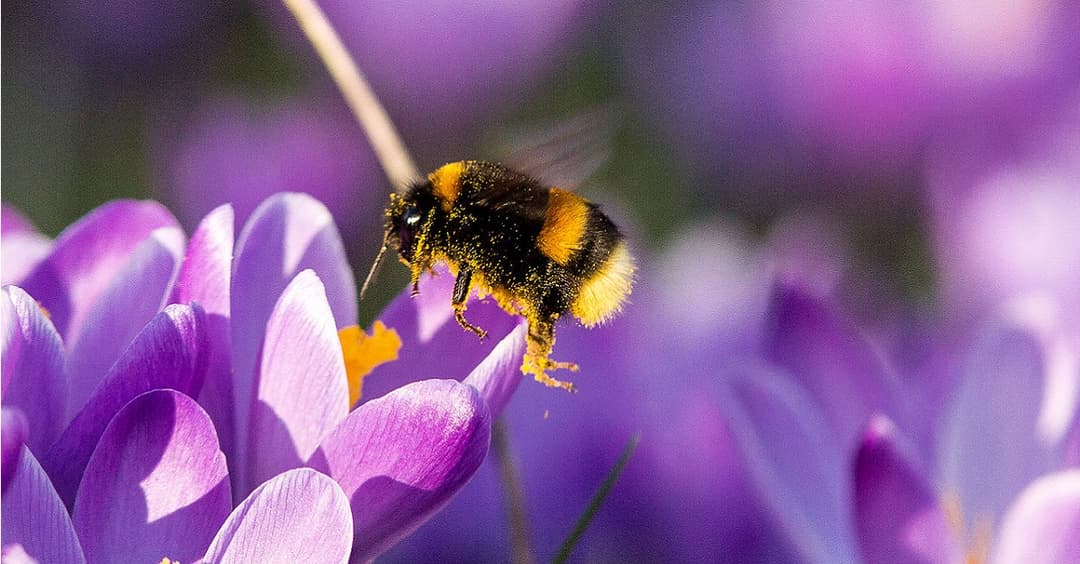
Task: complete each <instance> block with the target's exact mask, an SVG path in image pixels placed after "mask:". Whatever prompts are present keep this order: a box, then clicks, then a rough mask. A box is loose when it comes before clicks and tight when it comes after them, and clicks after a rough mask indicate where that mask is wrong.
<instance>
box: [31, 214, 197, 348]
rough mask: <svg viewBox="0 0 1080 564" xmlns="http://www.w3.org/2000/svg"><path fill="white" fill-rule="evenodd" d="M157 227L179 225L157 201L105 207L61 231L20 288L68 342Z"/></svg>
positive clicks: (75, 335) (80, 328) (81, 327)
mask: <svg viewBox="0 0 1080 564" xmlns="http://www.w3.org/2000/svg"><path fill="white" fill-rule="evenodd" d="M159 227H179V225H178V224H177V223H176V219H175V218H173V216H172V214H170V213H169V212H168V210H166V209H165V208H164V207H162V206H161V204H158V203H157V202H152V201H142V202H137V201H133V200H119V201H115V202H110V203H108V204H105V205H103V206H101V207H99V208H97V209H95V210H94V211H92V212H90V213H89V214H88V215H86V216H85V217H83V218H82V219H80V220H79V221H77V222H75V223H73V224H72V225H71V226H69V227H68V228H67V229H65V230H64V232H63V233H61V234H60V236H59V237H58V238H57V239H56V244H55V246H54V247H53V252H52V254H51V255H49V257H48V258H46V259H45V260H44V261H43V262H42V263H41V264H39V265H38V266H37V268H35V269H34V271H33V272H31V273H30V274H29V275H28V276H27V277H26V278H25V279H24V281H23V283H22V287H23V288H24V289H25V290H26V291H27V293H29V294H30V295H31V296H34V298H36V299H37V300H39V301H40V302H41V305H42V306H44V307H45V309H46V310H48V311H49V314H50V316H51V317H52V321H53V324H54V325H55V326H56V329H57V331H59V332H60V335H62V336H63V337H64V340H65V342H69V343H70V342H72V341H73V340H74V339H75V338H76V337H77V336H78V334H79V333H80V332H81V331H82V329H83V324H84V323H85V321H86V316H87V314H88V313H89V311H90V309H91V308H92V307H93V305H94V304H95V303H96V302H97V299H98V297H99V296H100V295H101V293H102V292H104V291H105V289H106V288H108V287H109V285H110V284H112V282H113V278H114V277H115V276H116V274H117V272H119V271H120V270H121V269H123V268H124V267H125V265H126V264H127V262H128V259H129V256H130V255H131V253H133V252H134V251H135V249H136V248H137V247H138V246H139V244H140V243H142V241H143V240H144V239H146V238H147V237H149V236H150V233H152V232H153V231H154V230H155V229H157V228H159Z"/></svg>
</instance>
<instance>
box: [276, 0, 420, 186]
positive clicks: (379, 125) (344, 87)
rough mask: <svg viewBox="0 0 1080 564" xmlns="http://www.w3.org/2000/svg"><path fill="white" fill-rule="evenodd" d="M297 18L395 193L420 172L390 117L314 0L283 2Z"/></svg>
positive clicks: (288, 0)
mask: <svg viewBox="0 0 1080 564" xmlns="http://www.w3.org/2000/svg"><path fill="white" fill-rule="evenodd" d="M283 1H284V2H285V6H286V7H288V8H289V11H291V12H292V13H293V16H295V17H296V21H297V22H299V23H300V27H301V28H302V29H303V30H304V34H306V35H307V38H308V40H309V41H311V44H312V45H313V46H314V47H315V51H316V52H318V53H319V58H321V59H322V61H323V64H325V65H326V69H327V70H328V71H330V76H332V77H333V78H334V82H336V83H337V85H338V89H340V90H341V94H342V95H343V96H344V97H345V102H346V103H347V104H348V105H349V108H350V109H351V110H352V112H353V115H355V116H356V119H357V121H359V122H360V126H361V127H362V128H363V129H364V133H365V134H366V135H367V137H368V140H369V141H370V142H371V147H372V149H374V150H375V155H376V156H377V157H378V158H379V162H380V163H381V164H382V167H383V170H384V171H386V176H387V177H388V178H389V179H390V184H391V185H392V186H393V187H394V190H395V191H397V192H398V193H401V192H404V190H405V189H406V188H407V187H408V185H409V183H410V182H413V181H415V180H416V179H417V178H420V171H419V170H418V169H417V168H416V164H415V163H414V162H413V160H412V156H410V155H409V151H408V150H407V149H405V144H404V143H403V142H402V141H401V136H399V135H398V132H397V129H396V128H395V127H394V123H393V122H391V121H390V116H389V115H387V113H386V110H384V109H383V107H382V105H381V104H379V99H378V97H376V96H375V92H374V91H373V90H372V89H371V86H370V85H369V84H368V83H367V80H366V79H364V75H363V74H362V73H361V72H360V68H359V67H357V66H356V62H355V61H353V59H352V57H351V56H350V55H349V52H348V51H346V50H345V46H344V45H343V44H342V43H341V38H340V37H338V34H337V32H336V31H334V28H333V26H331V25H330V22H329V21H327V19H326V15H324V14H323V12H322V10H321V9H320V8H319V6H318V4H316V3H315V0H283Z"/></svg>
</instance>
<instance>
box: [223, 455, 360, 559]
mask: <svg viewBox="0 0 1080 564" xmlns="http://www.w3.org/2000/svg"><path fill="white" fill-rule="evenodd" d="M352 537H353V532H352V516H351V515H350V514H349V500H348V498H347V497H345V493H344V492H342V491H341V487H340V486H338V485H337V484H336V483H334V481H333V480H331V479H330V478H328V477H326V476H325V475H323V474H320V473H318V472H316V471H314V470H312V469H310V468H298V469H295V470H289V471H288V472H284V473H282V474H279V475H277V476H275V477H274V478H272V479H271V480H269V481H267V482H266V483H264V484H263V485H261V486H259V487H258V488H256V489H255V491H253V492H251V495H249V496H248V497H247V499H245V500H244V501H243V502H242V503H240V505H238V506H237V507H236V509H235V510H233V512H232V514H230V515H229V518H228V520H227V521H225V524H224V525H223V526H222V527H221V530H220V531H218V534H217V536H215V537H214V541H213V542H212V543H211V544H210V548H209V549H208V550H207V551H206V556H205V561H206V562H347V561H348V559H349V548H350V547H351V546H352Z"/></svg>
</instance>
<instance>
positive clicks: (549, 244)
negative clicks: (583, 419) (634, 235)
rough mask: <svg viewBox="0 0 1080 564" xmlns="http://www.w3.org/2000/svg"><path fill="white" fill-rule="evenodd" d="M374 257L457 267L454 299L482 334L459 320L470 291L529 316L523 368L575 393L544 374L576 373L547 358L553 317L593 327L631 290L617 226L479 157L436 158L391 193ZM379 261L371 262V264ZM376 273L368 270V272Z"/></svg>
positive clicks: (629, 261) (583, 203)
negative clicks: (423, 174) (428, 169)
mask: <svg viewBox="0 0 1080 564" xmlns="http://www.w3.org/2000/svg"><path fill="white" fill-rule="evenodd" d="M385 228H386V231H385V235H384V239H383V247H382V249H381V251H380V253H379V258H381V256H382V254H383V252H385V251H386V249H387V248H391V247H392V248H394V249H395V250H396V251H397V252H398V255H399V257H400V259H401V261H402V262H403V263H404V264H405V265H406V266H408V267H409V269H410V270H411V274H412V292H413V295H414V296H415V295H417V294H418V293H419V287H418V282H419V278H420V275H421V274H422V273H423V272H425V271H430V270H431V268H432V266H434V265H435V264H436V263H438V262H446V263H447V264H448V265H449V266H450V270H451V272H454V273H455V274H456V278H455V281H454V292H453V297H452V299H451V306H452V307H453V309H454V318H455V319H456V320H457V322H458V324H459V325H461V327H463V328H464V329H466V330H468V331H471V332H473V333H475V334H476V335H477V336H478V337H480V338H481V339H483V338H484V336H485V335H486V334H487V333H486V332H485V331H484V330H483V329H481V328H479V327H477V326H475V325H473V324H471V323H469V322H468V321H467V320H466V318H465V306H466V300H467V298H468V296H469V293H470V292H471V291H472V290H476V291H477V293H478V294H479V295H480V296H481V297H486V296H492V297H493V298H494V299H495V300H496V301H497V302H498V303H499V305H500V306H501V307H502V308H503V309H504V310H506V311H507V312H508V313H510V314H511V315H521V316H524V317H525V318H526V319H527V320H528V324H529V330H528V337H527V340H528V341H527V348H526V353H525V357H524V361H523V363H522V366H521V371H522V372H523V373H525V374H529V375H532V376H533V377H534V378H535V379H536V380H537V381H539V382H542V383H544V384H546V385H547V386H551V387H560V388H563V389H565V390H568V391H573V390H574V386H573V384H572V383H570V382H565V381H561V380H557V379H555V378H552V377H551V376H549V375H548V372H549V371H552V370H557V369H568V370H571V371H576V370H577V365H575V364H573V363H570V362H556V361H554V360H551V359H550V358H549V356H550V354H551V351H552V348H553V347H554V345H555V322H556V321H558V320H559V318H560V317H562V316H564V315H566V314H570V315H573V316H574V317H575V318H577V320H578V321H580V322H581V323H582V324H583V325H585V326H587V327H592V326H595V325H597V324H600V323H603V322H604V321H606V320H608V319H609V318H610V317H612V316H613V315H615V314H616V313H618V312H619V311H620V310H621V308H622V306H623V303H624V302H625V301H626V298H627V296H628V295H629V294H630V290H631V287H632V285H633V280H634V259H633V257H632V256H631V255H630V252H629V249H628V248H627V244H626V241H625V239H624V237H623V235H622V234H621V233H620V232H619V229H618V228H617V227H616V226H615V224H614V223H613V222H612V221H611V220H610V219H609V218H608V217H607V216H606V215H604V214H603V212H601V211H600V209H599V208H598V207H597V206H596V204H593V203H592V202H589V201H588V200H586V199H584V198H582V197H580V196H578V195H576V194H573V193H572V192H569V191H567V190H563V189H560V188H556V187H550V186H546V185H544V184H542V183H541V182H540V181H539V180H537V179H535V178H532V177H531V176H529V175H526V174H523V173H520V172H517V171H514V170H511V169H509V168H507V167H504V166H502V165H500V164H496V163H492V162H486V161H459V162H453V163H449V164H446V165H443V166H442V167H440V168H439V169H437V170H435V171H434V172H432V173H431V174H429V175H428V176H427V178H426V179H424V180H422V181H419V182H416V183H414V184H413V185H412V186H410V187H409V188H408V189H407V190H406V191H405V192H404V194H402V195H398V194H391V195H390V205H389V206H388V207H387V208H386V224H385ZM379 258H377V259H376V264H378V261H379ZM372 271H374V267H373V269H372Z"/></svg>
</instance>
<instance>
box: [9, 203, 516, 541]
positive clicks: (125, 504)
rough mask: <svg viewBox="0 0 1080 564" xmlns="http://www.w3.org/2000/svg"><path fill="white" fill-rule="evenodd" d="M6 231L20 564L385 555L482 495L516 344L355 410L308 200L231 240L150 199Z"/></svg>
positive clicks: (343, 276)
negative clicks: (454, 502) (40, 228)
mask: <svg viewBox="0 0 1080 564" xmlns="http://www.w3.org/2000/svg"><path fill="white" fill-rule="evenodd" d="M9 218H10V219H9ZM4 228H5V230H6V231H5V233H4V249H5V256H4V268H5V275H7V274H8V273H9V272H11V273H15V275H13V276H11V278H5V282H11V283H12V284H11V285H7V286H5V287H4V289H3V299H0V309H2V310H3V311H2V319H3V339H4V340H3V367H2V368H3V372H2V374H3V466H2V468H3V514H4V520H3V526H2V536H3V539H2V542H3V546H4V550H5V561H7V560H8V559H9V558H11V559H13V560H14V559H17V558H32V559H36V560H38V561H41V562H84V561H88V562H99V561H154V562H157V561H161V560H162V559H163V558H168V559H171V560H173V561H180V562H190V561H196V560H202V561H207V562H219V561H253V560H259V559H266V558H271V559H275V560H278V559H284V560H289V561H314V562H323V561H325V562H345V561H350V560H351V561H363V560H368V559H371V558H373V557H374V556H376V555H378V554H380V553H381V552H383V551H385V550H386V549H387V548H389V547H390V546H392V545H393V544H395V543H396V542H397V541H399V540H400V539H401V538H403V537H404V536H405V535H407V534H408V533H410V532H411V531H412V530H413V529H415V528H416V527H418V526H419V525H420V524H421V523H423V522H424V521H425V520H426V519H427V518H429V517H430V516H431V515H432V514H433V513H434V512H436V511H437V510H438V509H439V508H440V507H441V506H443V505H445V504H446V503H447V501H448V500H449V499H450V498H451V497H452V496H453V495H454V494H455V492H457V490H458V489H460V488H461V487H462V486H463V485H464V484H465V483H466V482H467V481H468V480H469V478H470V477H471V476H472V474H473V473H474V472H475V470H476V469H477V468H478V467H479V465H480V463H481V462H482V461H483V459H484V457H485V455H486V453H487V450H488V443H489V437H490V434H491V425H492V420H493V418H494V416H496V415H497V414H498V413H499V412H500V411H501V409H502V407H503V406H504V405H505V403H506V401H507V400H508V397H509V395H510V393H512V391H513V389H514V387H516V385H517V383H518V381H519V380H520V373H519V372H518V367H517V364H516V362H515V360H516V361H517V362H520V357H521V354H522V347H523V344H522V342H523V338H522V335H521V334H520V330H519V331H517V332H514V333H513V334H511V335H510V336H509V337H508V338H507V339H506V340H505V341H504V342H502V343H500V344H499V345H498V346H496V347H495V348H494V351H493V352H491V354H490V355H489V356H487V357H486V358H484V355H483V354H482V353H481V354H479V355H476V356H474V357H472V358H469V359H467V360H466V359H463V360H462V361H460V362H458V361H456V359H453V358H452V357H451V359H452V361H451V362H444V363H442V365H441V366H438V367H433V368H431V369H430V370H427V371H425V372H418V371H414V372H410V380H411V381H410V383H409V384H407V385H402V386H396V387H394V388H393V389H392V390H388V391H386V392H385V393H382V394H380V396H379V397H377V398H375V397H374V395H373V394H367V393H365V396H364V399H365V400H366V401H364V402H363V403H362V404H361V405H359V406H358V407H355V409H353V406H352V405H351V404H350V391H349V390H350V379H352V378H356V377H362V376H363V374H359V375H357V374H353V373H350V369H349V368H348V367H347V366H346V360H345V354H344V351H343V347H345V346H347V345H345V344H343V343H345V341H344V340H343V339H342V338H341V337H339V329H342V328H345V327H348V326H351V325H355V323H356V294H355V291H356V290H355V281H354V279H353V275H352V272H351V270H350V268H349V265H348V263H347V262H346V260H345V254H344V251H343V247H342V243H341V240H340V237H339V236H338V232H337V229H336V227H335V225H334V223H333V221H332V219H331V218H330V214H329V213H328V211H327V210H326V208H325V207H323V205H322V204H320V203H318V202H317V201H315V200H313V199H312V198H310V197H308V196H304V195H299V194H290V193H284V194H278V195H275V196H273V197H271V198H269V199H268V200H266V201H265V202H264V203H263V204H262V205H261V206H259V208H258V209H256V210H255V212H254V213H253V214H252V216H251V217H250V218H249V219H248V221H247V223H246V224H245V226H244V228H243V230H242V231H241V232H240V235H239V237H238V238H237V240H236V241H234V234H233V211H232V209H231V207H229V206H222V207H219V208H217V209H215V210H214V211H212V212H211V213H210V214H209V215H207V216H206V217H205V218H204V219H203V221H202V222H201V223H200V225H199V227H198V229H196V230H195V232H194V233H193V234H192V236H191V238H190V240H187V239H186V237H185V235H184V233H183V232H182V231H181V230H180V228H179V227H178V226H177V222H176V220H175V219H174V218H173V217H172V216H171V215H170V214H169V213H168V211H166V210H165V209H164V208H162V207H161V206H159V205H158V204H156V203H153V202H135V201H117V202H112V203H110V204H107V205H105V206H102V207H100V208H98V209H97V210H95V211H93V212H91V213H90V214H89V215H87V216H86V217H84V218H83V219H82V220H80V221H79V222H77V223H75V224H74V225H72V226H70V227H69V228H68V229H67V230H65V231H64V232H63V233H62V234H61V235H60V236H59V237H58V238H57V239H56V240H55V241H51V242H50V241H48V240H47V239H44V238H41V237H40V236H34V235H33V234H32V228H31V227H30V226H29V224H27V223H25V222H20V221H19V220H18V217H17V216H16V215H14V214H11V213H9V212H8V211H5V215H4ZM16 235H18V237H16ZM9 237H10V238H9ZM9 241H13V242H19V243H20V244H21V243H22V242H24V241H33V244H32V245H29V246H28V248H33V249H42V248H43V249H45V250H44V252H36V251H35V252H26V253H17V252H15V250H16V249H14V248H13V249H9V248H8V244H9ZM9 253H10V255H9ZM9 268H10V269H11V270H9ZM425 284H427V283H425ZM428 317H429V316H423V315H422V316H420V317H419V318H417V319H415V320H414V321H413V322H414V323H419V324H428V325H431V324H432V323H435V324H437V323H438V321H437V320H436V321H434V322H432V321H429V320H428ZM387 319H388V320H392V318H391V317H390V316H388V317H387ZM509 329H510V328H509V327H508V328H507V330H508V331H509ZM430 345H431V346H446V344H445V343H440V339H439V338H438V337H436V338H433V339H431V341H430ZM409 354H412V353H411V352H410V353H409ZM409 369H411V368H410V367H407V366H402V367H400V368H396V369H390V368H389V367H388V368H387V369H385V370H383V371H382V372H385V373H386V374H388V378H389V377H390V376H389V375H392V374H393V373H394V372H395V371H396V370H409ZM431 377H435V378H443V379H426V380H425V379H423V378H431ZM398 379H399V380H401V379H403V378H401V377H399V378H398ZM461 380H463V381H464V383H462V382H460V381H461Z"/></svg>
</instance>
